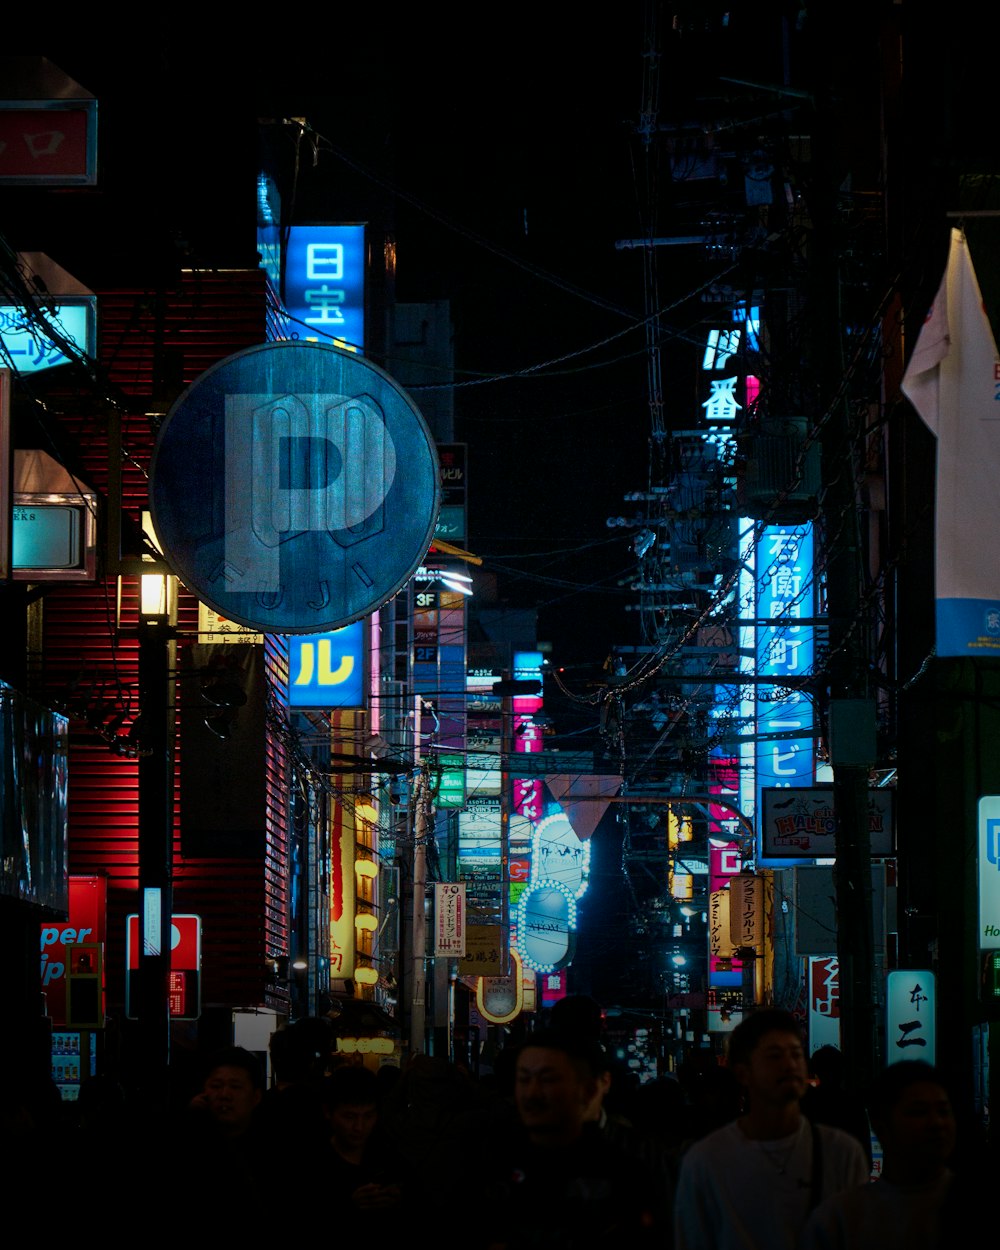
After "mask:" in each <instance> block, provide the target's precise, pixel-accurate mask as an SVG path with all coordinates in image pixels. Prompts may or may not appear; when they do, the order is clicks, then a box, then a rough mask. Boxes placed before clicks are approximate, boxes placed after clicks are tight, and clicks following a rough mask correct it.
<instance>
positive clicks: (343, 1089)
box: [321, 1064, 379, 1160]
mask: <svg viewBox="0 0 1000 1250" xmlns="http://www.w3.org/2000/svg"><path fill="white" fill-rule="evenodd" d="M321 1098H322V1104H323V1114H324V1115H325V1116H326V1120H327V1123H328V1125H329V1128H330V1140H331V1142H332V1143H333V1147H334V1149H335V1150H336V1151H337V1153H338V1154H340V1155H342V1156H343V1157H344V1158H346V1159H355V1160H356V1159H358V1158H359V1157H360V1156H361V1154H362V1152H363V1151H364V1148H365V1146H366V1145H367V1143H368V1139H369V1138H370V1137H371V1135H372V1133H373V1132H374V1131H375V1126H376V1124H377V1123H378V1102H379V1081H378V1077H377V1076H376V1075H375V1073H374V1072H372V1071H371V1069H370V1068H363V1067H360V1066H358V1065H355V1064H351V1065H350V1066H349V1067H340V1068H337V1069H335V1070H334V1071H333V1072H331V1073H330V1075H329V1076H328V1077H327V1078H326V1080H325V1081H324V1082H323V1089H322V1094H321Z"/></svg>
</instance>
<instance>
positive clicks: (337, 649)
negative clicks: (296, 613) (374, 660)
mask: <svg viewBox="0 0 1000 1250" xmlns="http://www.w3.org/2000/svg"><path fill="white" fill-rule="evenodd" d="M364 645H365V633H364V621H355V622H354V624H353V625H345V626H344V628H343V629H335V630H332V631H331V632H330V633H326V634H292V635H289V638H288V706H289V707H298V708H306V707H309V708H332V707H363V706H364V669H365V665H364Z"/></svg>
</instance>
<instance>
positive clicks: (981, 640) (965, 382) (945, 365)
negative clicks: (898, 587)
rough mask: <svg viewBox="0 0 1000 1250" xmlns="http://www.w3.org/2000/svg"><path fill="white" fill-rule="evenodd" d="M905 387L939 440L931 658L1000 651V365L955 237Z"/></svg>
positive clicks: (956, 234) (965, 253) (961, 238)
mask: <svg viewBox="0 0 1000 1250" xmlns="http://www.w3.org/2000/svg"><path fill="white" fill-rule="evenodd" d="M902 389H903V394H904V395H906V397H907V398H908V399H909V400H910V402H911V403H912V404H913V406H914V408H916V410H917V412H918V413H919V414H920V416H921V417H922V418H923V420H924V422H925V423H926V425H927V426H928V428H929V429H930V430H931V431H932V432H933V433H934V434H935V435H936V436H937V474H936V479H935V481H936V488H935V498H936V516H935V532H936V541H935V560H934V576H935V598H936V601H937V602H936V631H937V654H938V655H942V656H952V655H991V654H1000V492H998V483H1000V361H998V356H997V347H996V341H995V339H994V337H993V331H992V329H991V328H990V323H989V318H988V317H987V315H986V310H985V309H984V307H983V297H982V295H981V293H980V290H979V283H978V282H977V280H976V271H975V269H974V268H973V266H972V258H971V257H970V255H969V247H968V243H967V242H966V238H965V235H964V234H963V233H962V232H961V231H960V230H952V232H951V248H950V250H949V253H948V265H947V268H946V269H945V274H944V279H943V280H942V282H941V288H940V290H939V291H938V293H937V295H936V297H935V299H934V303H933V304H932V305H931V309H930V312H929V313H928V314H927V319H926V320H925V322H924V324H923V326H922V328H921V330H920V334H919V336H918V338H917V344H916V347H915V349H914V352H913V356H912V357H911V359H910V363H909V365H908V366H907V368H906V372H905V374H904V375H903V382H902Z"/></svg>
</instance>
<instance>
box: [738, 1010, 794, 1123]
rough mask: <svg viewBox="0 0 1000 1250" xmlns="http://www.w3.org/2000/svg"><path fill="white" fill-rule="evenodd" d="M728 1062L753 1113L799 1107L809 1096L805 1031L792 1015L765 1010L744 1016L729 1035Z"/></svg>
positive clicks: (748, 1107)
mask: <svg viewBox="0 0 1000 1250" xmlns="http://www.w3.org/2000/svg"><path fill="white" fill-rule="evenodd" d="M727 1062H728V1065H729V1067H730V1068H731V1069H732V1072H733V1075H734V1076H735V1077H736V1079H737V1081H739V1083H740V1085H741V1086H742V1087H743V1091H744V1094H745V1095H746V1099H747V1110H748V1111H750V1112H753V1111H755V1110H761V1111H764V1110H772V1111H780V1110H782V1109H783V1108H787V1107H790V1106H792V1105H797V1104H798V1102H799V1101H800V1099H801V1098H802V1096H803V1095H804V1094H805V1092H806V1086H807V1084H808V1064H807V1062H806V1053H805V1048H804V1047H803V1045H802V1030H801V1028H800V1027H799V1022H798V1021H797V1020H796V1019H795V1017H794V1016H793V1015H792V1014H791V1013H790V1012H787V1011H781V1010H779V1009H777V1008H763V1009H761V1010H760V1011H755V1012H753V1013H752V1014H751V1015H748V1016H745V1017H744V1019H743V1020H741V1021H740V1023H739V1024H738V1025H737V1026H736V1028H735V1029H733V1031H732V1033H731V1034H730V1035H729V1048H728V1051H727Z"/></svg>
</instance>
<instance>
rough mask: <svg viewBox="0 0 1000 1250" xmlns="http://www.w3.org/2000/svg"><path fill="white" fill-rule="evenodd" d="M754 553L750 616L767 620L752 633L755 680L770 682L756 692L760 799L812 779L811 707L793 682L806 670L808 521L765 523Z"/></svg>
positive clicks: (810, 584) (810, 610)
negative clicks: (753, 604)
mask: <svg viewBox="0 0 1000 1250" xmlns="http://www.w3.org/2000/svg"><path fill="white" fill-rule="evenodd" d="M756 554H757V563H756V606H757V611H756V615H757V617H758V618H759V619H762V620H765V621H767V622H768V623H767V624H765V625H760V626H758V629H757V649H756V655H757V675H758V677H760V678H769V679H773V682H774V684H773V685H772V684H771V682H770V681H768V682H766V683H765V682H763V681H761V682H760V684H759V685H758V687H757V750H756V760H755V764H756V784H757V790H758V794H759V791H760V790H761V789H762V788H763V787H781V788H782V789H794V788H797V787H802V786H811V785H812V784H813V781H814V778H815V745H814V737H813V732H814V723H815V722H814V717H813V705H812V703H811V701H810V700H809V698H808V696H807V694H806V692H805V690H803V689H801V688H800V687H798V686H797V685H796V684H795V683H797V682H798V681H800V679H802V678H804V677H808V676H809V674H810V673H811V672H812V668H813V656H814V643H813V640H814V634H815V630H814V628H813V626H812V624H811V620H812V617H813V616H814V614H815V603H816V596H815V579H814V572H813V530H812V525H811V523H807V524H805V525H799V526H788V525H768V526H765V527H764V528H763V531H762V533H761V536H760V541H759V543H758V545H757V553H756ZM800 621H805V622H807V623H804V624H800V623H799V622H800ZM757 810H759V804H758V807H757Z"/></svg>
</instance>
